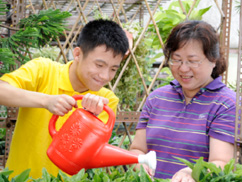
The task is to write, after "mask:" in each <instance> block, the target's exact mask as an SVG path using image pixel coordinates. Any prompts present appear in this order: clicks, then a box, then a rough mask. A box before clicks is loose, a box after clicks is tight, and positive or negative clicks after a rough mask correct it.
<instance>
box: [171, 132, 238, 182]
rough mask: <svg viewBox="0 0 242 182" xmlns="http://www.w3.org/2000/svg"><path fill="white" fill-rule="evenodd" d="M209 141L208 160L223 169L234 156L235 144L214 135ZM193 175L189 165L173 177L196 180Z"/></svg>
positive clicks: (190, 180) (179, 180)
mask: <svg viewBox="0 0 242 182" xmlns="http://www.w3.org/2000/svg"><path fill="white" fill-rule="evenodd" d="M209 141H210V142H209V160H208V162H211V163H214V164H216V166H220V167H221V168H222V169H223V168H224V166H225V165H226V164H227V163H228V162H229V161H230V160H231V159H232V158H233V155H234V145H233V144H231V143H228V142H224V141H222V140H218V139H216V138H213V137H210V139H209ZM191 175H192V170H191V169H190V168H189V167H186V168H183V169H181V170H180V171H178V172H177V173H176V174H175V175H174V176H173V177H172V182H182V181H189V182H195V181H194V180H193V179H192V176H191Z"/></svg>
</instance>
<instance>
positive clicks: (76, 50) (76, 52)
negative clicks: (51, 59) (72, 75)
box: [73, 47, 83, 61]
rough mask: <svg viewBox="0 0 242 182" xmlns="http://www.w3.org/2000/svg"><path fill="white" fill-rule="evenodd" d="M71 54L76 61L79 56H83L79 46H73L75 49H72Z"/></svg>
mask: <svg viewBox="0 0 242 182" xmlns="http://www.w3.org/2000/svg"><path fill="white" fill-rule="evenodd" d="M73 56H74V60H76V61H78V60H80V58H81V57H82V56H83V53H82V50H81V48H80V47H75V49H74V50H73Z"/></svg>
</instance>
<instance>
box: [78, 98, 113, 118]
mask: <svg viewBox="0 0 242 182" xmlns="http://www.w3.org/2000/svg"><path fill="white" fill-rule="evenodd" d="M108 102H109V100H108V99H107V98H104V97H101V96H98V95H94V94H89V93H88V94H86V95H84V96H83V98H82V107H83V108H85V109H86V110H87V111H89V112H92V113H93V114H94V115H99V114H100V113H101V112H102V111H103V105H104V104H108Z"/></svg>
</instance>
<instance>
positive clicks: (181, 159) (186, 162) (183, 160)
mask: <svg viewBox="0 0 242 182" xmlns="http://www.w3.org/2000/svg"><path fill="white" fill-rule="evenodd" d="M174 158H176V159H177V160H179V161H181V162H182V163H184V164H186V165H187V166H188V167H190V168H191V169H193V168H194V164H193V163H191V162H189V161H188V160H186V159H183V158H180V157H174Z"/></svg>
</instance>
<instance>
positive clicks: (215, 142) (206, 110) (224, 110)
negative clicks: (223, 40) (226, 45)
mask: <svg viewBox="0 0 242 182" xmlns="http://www.w3.org/2000/svg"><path fill="white" fill-rule="evenodd" d="M164 54H165V57H166V61H167V63H168V65H169V67H170V69H171V72H172V75H173V76H174V78H175V80H174V81H172V82H171V83H170V85H166V86H164V87H161V88H158V89H156V90H155V91H153V92H152V93H151V94H150V95H149V97H148V98H147V100H146V103H145V105H144V107H143V110H142V114H141V117H140V119H139V123H138V125H137V128H136V129H137V130H136V135H135V138H134V141H133V143H132V145H131V148H130V150H131V151H133V152H136V153H147V152H148V151H150V150H153V151H156V154H157V168H156V172H155V177H157V178H164V179H166V178H172V182H194V180H193V179H192V177H191V169H190V168H188V167H186V166H185V165H184V164H183V163H181V162H180V161H179V160H177V159H176V158H175V157H180V158H184V159H187V160H189V161H191V162H193V163H194V161H193V160H194V159H195V160H196V159H198V158H200V157H203V158H204V160H205V161H209V162H213V163H215V164H216V165H218V166H221V167H224V165H225V164H226V163H227V162H228V161H229V160H230V159H231V158H233V143H234V121H235V102H236V95H235V92H233V91H232V90H230V89H229V88H228V87H226V85H225V84H224V83H222V81H221V76H220V75H221V74H222V73H223V72H224V71H225V70H226V69H227V64H226V61H225V59H224V58H223V56H222V54H221V52H220V50H219V40H218V36H217V34H216V31H215V30H214V29H213V28H212V26H211V25H209V24H208V23H205V22H203V21H185V22H183V23H180V24H179V25H177V26H176V27H175V28H174V29H173V30H172V32H171V34H170V35H169V37H168V39H167V41H166V45H165V48H164ZM136 167H139V166H136ZM145 168H146V170H147V172H148V173H151V171H150V170H149V169H148V167H147V166H145Z"/></svg>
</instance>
